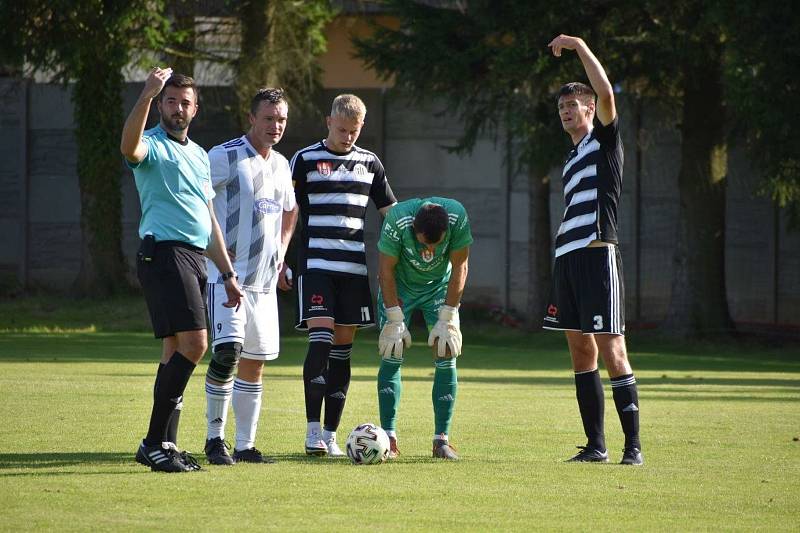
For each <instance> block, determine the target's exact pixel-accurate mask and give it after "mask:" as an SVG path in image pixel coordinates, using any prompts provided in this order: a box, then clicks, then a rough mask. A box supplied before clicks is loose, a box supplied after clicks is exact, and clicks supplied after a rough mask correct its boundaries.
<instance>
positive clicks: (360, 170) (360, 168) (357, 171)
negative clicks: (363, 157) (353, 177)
mask: <svg viewBox="0 0 800 533" xmlns="http://www.w3.org/2000/svg"><path fill="white" fill-rule="evenodd" d="M353 172H354V173H355V174H357V175H359V176H363V175H365V174H366V173H367V167H365V166H364V165H362V164H361V163H358V164H357V165H356V166H354V167H353Z"/></svg>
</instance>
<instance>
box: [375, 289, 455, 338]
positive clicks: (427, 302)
mask: <svg viewBox="0 0 800 533" xmlns="http://www.w3.org/2000/svg"><path fill="white" fill-rule="evenodd" d="M445 296H447V283H442V284H440V285H433V284H432V285H431V286H426V287H424V288H423V289H422V290H416V291H409V290H404V289H403V288H402V287H400V286H399V285H398V286H397V297H398V299H399V300H400V308H401V309H402V310H403V314H404V315H405V319H406V325H408V324H409V323H410V322H411V315H413V314H414V311H416V310H417V309H419V310H420V311H422V316H423V318H425V324H426V325H427V326H428V330H430V329H431V328H432V327H433V326H434V325H435V324H436V321H437V320H438V319H439V307H441V306H442V305H443V304H444V299H445ZM384 324H386V306H384V305H383V294H382V293H381V290H380V288H378V328H379V329H383V326H384Z"/></svg>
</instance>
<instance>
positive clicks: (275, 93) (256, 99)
mask: <svg viewBox="0 0 800 533" xmlns="http://www.w3.org/2000/svg"><path fill="white" fill-rule="evenodd" d="M261 102H269V103H270V104H279V103H281V102H286V105H289V102H287V101H286V93H284V91H283V89H281V88H277V89H276V88H272V87H264V88H262V89H259V90H258V92H257V93H256V94H255V96H253V99H252V100H250V114H251V115H253V116H256V112H257V111H258V106H259V105H261Z"/></svg>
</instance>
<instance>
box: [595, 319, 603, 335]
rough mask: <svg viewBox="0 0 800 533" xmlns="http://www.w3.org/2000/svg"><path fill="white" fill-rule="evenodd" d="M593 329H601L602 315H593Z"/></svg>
mask: <svg viewBox="0 0 800 533" xmlns="http://www.w3.org/2000/svg"><path fill="white" fill-rule="evenodd" d="M594 329H595V331H598V330H601V329H603V315H594Z"/></svg>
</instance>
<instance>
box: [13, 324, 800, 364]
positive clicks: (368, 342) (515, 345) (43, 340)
mask: <svg viewBox="0 0 800 533" xmlns="http://www.w3.org/2000/svg"><path fill="white" fill-rule="evenodd" d="M416 333H417V337H416V339H417V343H415V344H414V346H413V347H412V348H411V349H410V350H409V351H408V353H407V355H406V357H405V361H404V363H403V365H404V366H405V367H407V368H408V367H411V368H420V367H432V363H433V362H432V355H431V351H430V348H428V347H427V346H426V345H425V341H426V336H425V335H424V334H423V333H422V332H419V331H418V332H416ZM556 337H558V336H556ZM476 340H477V339H476ZM525 341H526V342H524V343H523V342H522V341H521V340H520V338H518V337H511V339H510V340H508V339H506V338H505V337H504V336H501V337H500V338H498V339H497V340H496V341H495V342H488V341H487V342H484V341H483V340H481V341H479V342H470V341H469V340H468V341H467V343H466V345H465V347H464V354H463V355H462V356H461V357H460V358H459V360H458V366H459V368H462V369H465V370H469V369H480V370H492V369H496V370H519V371H531V370H534V371H535V370H563V371H565V372H569V368H570V364H569V355H568V353H567V350H566V345H565V343H564V341H563V338H561V337H558V338H554V336H552V335H547V334H533V335H529V336H527V337H525ZM281 343H282V344H281V345H282V353H281V356H280V358H279V359H277V360H276V361H271V362H269V363H267V368H269V367H270V366H272V367H298V366H302V363H303V360H304V358H305V353H306V344H307V341H306V338H305V337H304V336H298V335H296V334H289V335H286V336H283V337H282V338H281ZM376 344H377V342H376V336H375V332H374V331H373V332H369V333H366V334H363V335H362V334H361V333H359V338H357V339H356V343H355V349H354V354H353V359H352V365H353V366H354V367H356V368H360V367H374V368H375V369H376V371H377V367H378V365H379V364H380V357H379V356H378V355H377V353H376V352H377V350H376V349H375V348H376ZM649 348H650V349H651V350H650V351H643V350H636V349H635V347H633V346H631V356H630V357H631V361H632V364H633V367H634V370H653V371H666V372H701V371H732V372H735V371H742V372H744V371H746V372H800V353H798V352H796V351H794V352H793V351H792V350H777V351H776V350H764V351H762V350H760V349H755V348H750V349H747V350H744V349H734V348H732V347H731V346H729V345H728V344H720V345H718V346H717V347H716V351H715V349H714V346H710V345H702V346H698V347H697V351H696V352H694V353H693V352H692V351H691V350H692V345H691V344H689V343H687V344H686V345H684V346H681V349H680V350H679V351H677V350H676V351H672V350H671V349H670V348H673V346H670V347H667V348H665V349H664V350H658V349H657V346H656V347H653V346H650V347H649ZM653 348H655V350H653ZM687 352H688V353H687ZM160 353H161V343H160V341H158V340H156V339H154V338H153V337H152V335H151V334H149V333H73V334H51V333H47V334H45V333H2V334H0V362H9V363H26V362H31V363H75V362H91V363H152V364H153V365H155V364H156V362H157V361H158V358H159V356H160ZM208 360H209V357H208V355H207V356H206V357H205V359H204V362H205V363H207V362H208Z"/></svg>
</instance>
